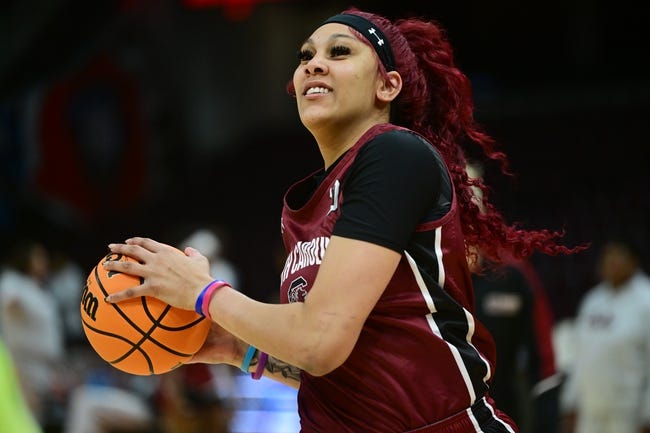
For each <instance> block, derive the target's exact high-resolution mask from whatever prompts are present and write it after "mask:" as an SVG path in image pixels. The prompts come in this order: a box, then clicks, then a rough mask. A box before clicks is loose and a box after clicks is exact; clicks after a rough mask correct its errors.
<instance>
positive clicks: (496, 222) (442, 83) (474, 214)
mask: <svg viewBox="0 0 650 433" xmlns="http://www.w3.org/2000/svg"><path fill="white" fill-rule="evenodd" d="M344 13H353V14H356V15H359V16H362V17H364V18H366V19H367V20H369V21H371V22H373V23H374V24H376V25H377V26H379V27H380V28H381V29H382V31H383V32H384V34H385V35H386V37H387V39H388V40H389V42H390V44H391V48H392V50H393V53H394V56H395V63H396V69H397V71H398V72H399V73H400V75H401V76H402V81H403V85H402V90H401V93H400V95H399V96H398V97H397V99H396V100H395V101H394V102H393V107H391V113H392V114H391V116H392V118H391V122H393V123H395V124H397V125H400V126H404V127H407V128H409V129H411V130H413V131H416V132H418V133H420V134H422V135H423V136H424V137H426V138H427V139H428V140H429V141H430V142H431V143H432V144H433V145H434V146H435V147H436V148H437V149H438V151H439V152H440V153H441V155H442V157H443V158H444V160H445V162H446V164H447V167H448V169H449V171H450V173H451V177H452V182H453V184H454V187H455V189H456V194H457V199H458V204H459V206H460V209H461V211H460V215H461V221H462V225H463V232H464V236H465V243H466V245H467V253H468V255H469V256H472V255H473V254H475V251H476V250H475V249H474V248H477V249H478V250H480V252H481V254H482V255H483V256H484V257H485V258H487V259H489V260H490V261H491V262H493V263H495V264H497V265H498V264H500V263H502V262H503V259H502V257H504V256H505V255H508V256H512V257H515V258H528V257H530V256H531V255H532V254H533V253H534V252H535V251H539V252H541V253H544V254H548V255H557V254H570V253H574V252H577V251H580V250H583V249H584V248H586V246H584V245H583V246H578V247H573V248H569V247H567V246H565V245H563V244H562V243H561V242H560V240H561V238H563V237H564V231H553V230H548V229H541V230H529V229H525V228H523V227H521V226H520V224H518V223H508V222H507V221H506V220H505V218H504V215H503V214H502V212H500V211H499V210H498V209H497V208H496V207H495V206H494V205H493V204H492V203H491V202H490V200H489V193H490V188H489V186H488V185H486V183H485V182H484V180H483V178H481V177H476V178H474V177H469V176H468V173H467V166H468V160H467V157H466V152H465V147H467V148H469V146H474V147H476V148H477V149H478V150H479V151H480V152H481V153H482V157H481V158H485V160H486V161H488V160H489V161H493V162H496V163H497V165H498V166H499V168H500V170H501V172H502V173H503V174H504V175H511V173H510V171H509V167H508V157H507V155H506V154H505V153H504V152H502V151H500V150H499V149H498V148H497V145H496V143H495V140H494V139H493V138H492V137H491V136H490V135H488V134H487V133H486V132H485V131H483V130H482V128H481V127H480V126H479V125H478V124H477V122H476V121H475V119H474V102H473V98H472V88H471V83H470V80H469V78H468V77H467V76H466V75H465V74H464V73H463V72H462V71H461V70H460V69H459V68H458V67H457V66H456V61H455V58H454V50H453V48H452V46H451V44H450V42H449V40H448V38H447V35H446V31H445V29H444V28H443V27H442V26H441V25H440V24H439V23H437V22H436V21H433V20H423V19H420V18H403V19H398V20H396V21H394V22H391V21H390V20H388V19H387V18H386V17H383V16H381V15H377V14H373V13H369V12H365V11H361V10H359V9H357V8H349V9H347V10H345V11H344ZM379 67H380V69H381V70H382V72H383V73H385V71H384V70H383V65H381V63H380V64H379ZM464 146H465V147H464ZM476 188H477V189H478V190H480V193H479V194H477V193H476Z"/></svg>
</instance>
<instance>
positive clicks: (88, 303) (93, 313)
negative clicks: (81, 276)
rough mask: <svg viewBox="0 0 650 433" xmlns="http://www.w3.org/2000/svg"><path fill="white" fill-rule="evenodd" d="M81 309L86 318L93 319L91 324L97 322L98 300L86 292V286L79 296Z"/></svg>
mask: <svg viewBox="0 0 650 433" xmlns="http://www.w3.org/2000/svg"><path fill="white" fill-rule="evenodd" d="M81 307H82V308H83V310H84V311H85V312H86V314H87V315H88V317H90V318H91V319H93V322H94V321H96V320H97V318H96V317H97V308H99V300H98V299H97V297H96V296H95V295H93V294H92V292H90V291H89V290H88V284H86V285H85V286H84V291H83V293H82V294H81Z"/></svg>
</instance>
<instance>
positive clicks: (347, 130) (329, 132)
mask: <svg viewBox="0 0 650 433" xmlns="http://www.w3.org/2000/svg"><path fill="white" fill-rule="evenodd" d="M385 122H386V120H385V119H382V120H381V121H378V120H377V119H371V120H369V121H366V122H357V123H354V124H349V125H347V126H344V127H340V126H335V127H326V128H321V129H312V130H310V132H311V133H312V135H313V136H314V138H315V139H316V143H317V144H318V149H319V150H320V153H321V156H322V157H323V163H324V165H325V169H326V170H327V168H329V167H330V166H331V165H332V164H334V162H336V160H337V159H339V157H340V156H341V155H343V154H344V153H345V152H346V151H347V150H348V149H350V148H351V147H352V146H354V144H355V143H356V142H357V141H359V139H360V138H361V136H363V134H365V133H366V131H368V130H369V129H370V128H372V127H373V126H375V125H379V124H381V123H385Z"/></svg>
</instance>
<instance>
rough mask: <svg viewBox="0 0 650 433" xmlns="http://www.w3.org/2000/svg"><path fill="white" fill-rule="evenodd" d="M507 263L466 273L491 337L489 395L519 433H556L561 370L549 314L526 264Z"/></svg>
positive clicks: (542, 292)
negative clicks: (493, 345)
mask: <svg viewBox="0 0 650 433" xmlns="http://www.w3.org/2000/svg"><path fill="white" fill-rule="evenodd" d="M477 259H478V260H479V261H480V260H481V257H480V256H478V257H477ZM507 263H508V264H507V265H505V266H503V267H500V268H498V269H493V268H491V267H490V266H487V267H485V268H484V270H483V272H481V273H476V272H475V273H473V274H472V280H473V283H474V290H475V293H476V316H477V318H478V320H479V321H480V322H481V323H483V324H484V325H485V326H486V327H487V328H488V329H489V330H490V332H491V333H492V335H493V337H494V340H495V342H496V350H497V359H498V368H497V369H496V371H495V372H494V378H493V380H492V383H491V384H490V395H491V396H492V398H494V400H495V401H496V403H497V404H498V405H499V407H501V408H502V410H503V411H505V412H506V413H507V414H508V415H510V416H511V417H512V418H513V419H514V420H515V422H516V423H517V425H518V426H519V427H520V429H521V432H522V433H526V432H530V433H558V432H559V430H560V423H559V420H560V413H559V390H560V384H561V375H560V374H558V372H557V371H556V366H555V356H554V350H553V344H552V330H553V321H554V318H553V314H552V311H551V309H550V307H549V303H548V300H547V294H546V292H545V289H544V287H543V286H542V283H541V281H540V279H539V277H538V274H537V271H536V270H535V268H534V267H533V266H532V264H531V263H530V262H522V261H514V260H510V261H507ZM482 265H483V266H485V263H482ZM475 269H476V267H475Z"/></svg>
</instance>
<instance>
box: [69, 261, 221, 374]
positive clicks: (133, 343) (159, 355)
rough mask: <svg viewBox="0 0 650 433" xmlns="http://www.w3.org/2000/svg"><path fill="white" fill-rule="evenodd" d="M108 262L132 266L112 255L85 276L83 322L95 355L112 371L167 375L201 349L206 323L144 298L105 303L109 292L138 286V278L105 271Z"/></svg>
mask: <svg viewBox="0 0 650 433" xmlns="http://www.w3.org/2000/svg"><path fill="white" fill-rule="evenodd" d="M107 260H121V261H127V260H130V261H136V260H135V259H133V258H131V257H129V256H125V255H122V254H114V253H111V254H108V255H106V256H105V257H103V258H102V259H101V260H100V261H99V263H98V264H97V265H96V266H95V267H94V268H93V269H92V271H91V272H90V274H89V275H88V279H87V280H86V285H85V286H84V288H83V293H82V295H81V322H82V326H83V330H84V333H85V335H86V338H87V339H88V341H89V343H90V345H91V346H92V348H93V349H94V351H95V352H97V354H98V355H99V356H100V357H101V358H102V359H103V360H105V361H106V362H108V363H109V364H111V365H112V366H113V367H115V368H117V369H119V370H122V371H124V372H126V373H130V374H135V375H141V376H149V375H157V374H162V373H166V372H169V371H171V370H173V369H174V368H176V367H178V366H180V365H182V364H183V363H184V362H185V361H187V360H189V358H191V356H192V355H194V354H195V353H196V352H197V351H198V350H199V349H200V348H201V346H202V345H203V342H204V341H205V339H206V337H207V335H208V331H209V330H210V321H209V320H207V319H205V318H204V317H203V316H201V315H199V314H197V313H196V312H194V311H190V310H183V309H179V308H176V307H173V306H171V305H169V304H166V303H164V302H162V301H160V300H158V299H156V298H151V297H148V296H141V297H139V298H134V299H129V300H126V301H122V302H118V303H115V304H111V303H108V302H106V301H104V298H105V297H106V296H107V295H108V294H110V293H115V292H118V291H121V290H124V289H127V288H129V287H134V286H138V285H140V278H139V277H135V276H132V275H127V274H124V273H121V272H115V271H110V272H109V271H108V270H105V269H104V267H103V266H102V263H103V262H104V261H107Z"/></svg>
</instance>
